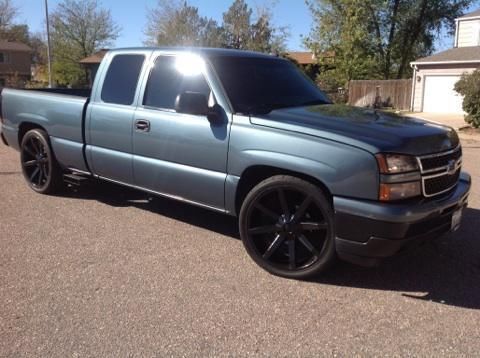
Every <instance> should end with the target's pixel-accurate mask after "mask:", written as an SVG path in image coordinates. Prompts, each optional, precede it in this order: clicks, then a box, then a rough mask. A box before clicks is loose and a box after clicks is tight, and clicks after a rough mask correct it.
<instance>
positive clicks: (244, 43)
mask: <svg viewBox="0 0 480 358" xmlns="http://www.w3.org/2000/svg"><path fill="white" fill-rule="evenodd" d="M253 16H254V13H253V10H252V9H251V8H250V7H249V6H248V4H247V3H246V2H245V0H235V1H234V2H233V3H232V5H231V6H230V8H229V9H228V10H227V11H226V12H225V13H224V14H223V24H222V36H223V46H224V47H227V48H233V49H239V50H252V51H260V52H267V53H270V52H283V51H284V50H285V39H286V37H287V36H288V32H287V29H286V28H284V27H275V26H274V25H273V24H272V13H271V12H270V11H268V10H267V7H266V6H265V7H263V8H259V9H257V11H256V13H255V17H256V20H253Z"/></svg>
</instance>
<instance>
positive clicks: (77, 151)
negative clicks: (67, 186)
mask: <svg viewBox="0 0 480 358" xmlns="http://www.w3.org/2000/svg"><path fill="white" fill-rule="evenodd" d="M89 94H90V91H89V90H76V89H74V90H72V89H40V90H17V89H10V88H5V89H4V90H3V91H2V114H3V121H4V123H3V133H4V136H5V138H6V139H7V142H8V144H9V145H10V146H12V147H14V148H16V149H18V148H19V145H20V143H18V132H19V131H21V130H22V128H20V123H23V124H22V125H29V124H30V125H37V126H40V127H42V128H44V129H45V130H46V131H47V133H48V134H49V136H50V141H51V144H52V147H53V149H54V152H55V153H56V155H57V156H58V158H57V159H58V160H59V162H61V163H63V164H64V165H65V166H67V167H72V168H78V169H80V170H87V168H86V165H85V160H84V156H83V145H84V141H85V134H84V114H85V113H84V112H85V111H84V110H85V108H86V104H87V103H88V100H89V98H88V96H89Z"/></svg>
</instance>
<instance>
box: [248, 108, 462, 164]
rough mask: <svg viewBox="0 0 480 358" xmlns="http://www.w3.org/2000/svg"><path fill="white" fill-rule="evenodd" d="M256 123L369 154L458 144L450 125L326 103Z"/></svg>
mask: <svg viewBox="0 0 480 358" xmlns="http://www.w3.org/2000/svg"><path fill="white" fill-rule="evenodd" d="M250 120H251V122H252V123H253V124H256V125H261V126H267V127H271V128H276V129H282V130H288V131H292V132H297V133H302V134H308V135H313V136H317V137H321V138H326V139H330V140H334V141H338V142H342V143H346V144H349V145H354V146H357V147H360V148H363V149H365V150H368V151H370V152H372V153H378V152H385V153H398V154H411V155H423V154H430V153H436V152H441V151H445V150H448V149H452V148H455V147H457V146H458V144H459V139H458V135H457V133H456V132H455V130H454V129H453V128H450V127H447V126H443V125H440V124H436V123H432V122H428V121H424V120H420V119H416V118H411V117H404V116H400V115H397V114H393V113H387V112H383V111H376V110H371V109H363V108H358V107H350V106H346V105H336V104H326V105H318V106H307V107H295V108H287V109H278V110H274V111H272V112H270V113H269V114H265V115H256V116H254V117H253V116H252V117H251V119H250Z"/></svg>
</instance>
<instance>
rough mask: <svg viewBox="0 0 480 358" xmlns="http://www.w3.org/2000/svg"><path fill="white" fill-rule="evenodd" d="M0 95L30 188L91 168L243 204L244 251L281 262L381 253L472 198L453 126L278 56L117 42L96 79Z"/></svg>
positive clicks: (319, 262) (88, 174)
mask: <svg viewBox="0 0 480 358" xmlns="http://www.w3.org/2000/svg"><path fill="white" fill-rule="evenodd" d="M1 104H2V139H3V141H4V142H5V143H6V144H8V145H9V146H11V147H12V148H15V149H16V150H19V151H20V159H21V165H22V169H23V174H24V176H25V179H26V181H27V182H28V184H29V186H30V187H31V188H32V189H33V190H35V191H37V192H40V193H53V192H55V191H57V190H59V189H60V188H61V187H62V185H63V184H64V180H66V181H68V182H72V181H74V180H78V181H81V179H82V178H98V179H103V180H108V181H111V182H114V183H119V184H122V185H127V186H130V187H133V188H137V189H140V190H144V191H147V192H150V193H153V194H158V195H162V196H166V197H170V198H174V199H178V200H182V201H185V202H188V203H192V204H196V205H199V206H202V207H205V208H209V209H213V210H217V211H220V212H224V213H226V214H230V215H237V216H238V217H239V230H240V235H241V238H242V240H243V243H244V245H245V248H246V250H247V252H248V253H249V255H250V256H251V257H252V259H253V260H255V262H256V263H258V264H259V265H260V266H261V267H263V268H264V269H266V270H268V271H269V272H271V273H273V274H276V275H281V276H285V277H292V278H303V277H307V276H311V275H313V274H316V273H319V272H321V271H323V270H325V269H326V268H328V267H329V265H330V264H331V263H332V262H333V261H334V259H335V258H336V257H340V258H341V259H344V260H348V261H351V262H355V263H359V264H366V265H371V264H375V263H376V262H377V261H379V260H380V259H382V258H385V257H388V256H391V255H394V254H396V253H397V252H399V251H402V250H403V249H405V248H406V247H410V246H415V245H416V244H419V243H421V242H424V241H425V240H428V239H431V238H433V237H436V236H439V235H441V234H443V233H446V232H449V231H451V230H454V229H456V228H457V227H458V226H459V224H460V219H461V214H462V209H463V208H464V207H465V206H466V205H467V199H468V194H469V190H470V177H469V176H468V174H466V173H464V172H462V171H461V164H462V149H461V146H460V142H459V139H458V136H457V134H456V132H455V131H454V130H453V129H451V128H449V127H444V126H440V125H437V124H433V123H429V122H425V121H421V120H417V119H413V118H406V117H400V116H397V115H393V114H387V113H384V112H380V111H375V110H370V109H360V108H353V107H348V106H343V105H335V104H331V102H330V101H329V100H328V98H327V97H326V96H325V95H324V94H323V93H322V92H321V91H320V90H319V89H318V88H317V87H316V86H315V85H314V83H313V82H311V81H310V80H309V79H307V78H306V77H305V76H304V75H303V74H302V73H301V72H300V71H299V70H298V69H297V68H296V67H295V66H294V65H293V64H291V63H290V62H289V61H287V60H284V59H281V58H277V57H273V56H267V55H263V54H258V53H250V52H241V51H233V50H220V49H158V48H156V49H149V48H142V49H123V50H114V51H111V52H109V53H108V54H107V55H106V57H105V59H104V60H103V61H102V63H101V65H100V68H99V70H98V72H97V75H96V78H95V82H94V85H93V89H92V92H91V94H90V95H88V94H83V93H80V92H79V93H76V92H73V91H68V90H64V91H62V90H43V91H34V90H14V89H5V90H4V91H3V92H2V100H1Z"/></svg>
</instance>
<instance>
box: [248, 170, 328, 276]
mask: <svg viewBox="0 0 480 358" xmlns="http://www.w3.org/2000/svg"><path fill="white" fill-rule="evenodd" d="M239 226H240V235H241V238H242V241H243V244H244V246H245V248H246V250H247V252H248V254H249V255H250V256H251V257H252V259H253V260H254V261H255V262H256V263H257V264H258V265H259V266H261V267H262V268H264V269H265V270H267V271H268V272H270V273H272V274H275V275H278V276H283V277H288V278H296V279H304V278H308V277H311V276H314V275H316V274H318V273H320V272H322V271H324V270H326V269H327V268H328V267H329V266H330V265H331V264H332V263H333V262H334V260H335V257H336V255H335V242H334V224H333V210H332V206H331V204H330V201H329V200H328V199H327V197H326V196H325V194H324V193H323V192H322V191H321V190H320V189H319V188H318V187H317V186H315V185H313V184H311V183H309V182H307V181H304V180H302V179H299V178H296V177H292V176H284V175H279V176H274V177H271V178H269V179H266V180H264V181H262V182H261V183H259V184H258V185H257V186H255V187H254V188H253V189H252V190H251V191H250V193H249V194H248V195H247V197H246V198H245V201H244V202H243V205H242V208H241V210H240V218H239Z"/></svg>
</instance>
